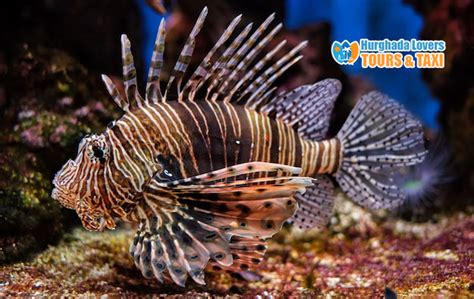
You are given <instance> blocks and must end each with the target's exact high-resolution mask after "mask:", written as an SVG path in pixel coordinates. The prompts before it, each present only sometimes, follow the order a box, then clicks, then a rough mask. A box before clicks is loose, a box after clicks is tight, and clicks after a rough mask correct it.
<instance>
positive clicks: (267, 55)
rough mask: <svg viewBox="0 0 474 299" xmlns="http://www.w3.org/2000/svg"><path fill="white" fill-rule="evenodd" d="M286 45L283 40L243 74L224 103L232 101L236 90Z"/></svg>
mask: <svg viewBox="0 0 474 299" xmlns="http://www.w3.org/2000/svg"><path fill="white" fill-rule="evenodd" d="M285 44H286V40H283V41H281V42H280V43H279V44H278V45H277V46H276V47H275V48H273V50H271V51H270V52H268V53H267V54H266V55H265V57H263V58H262V59H261V60H260V61H259V62H258V63H257V64H256V65H255V66H254V67H253V68H252V69H251V70H250V71H249V72H247V74H245V76H244V77H243V78H242V79H241V80H239V82H238V83H237V84H236V85H235V86H234V88H233V89H232V90H231V91H230V93H229V94H228V95H227V96H226V98H225V99H224V101H225V102H230V100H231V99H232V96H233V95H234V94H235V93H236V92H237V90H238V89H239V88H240V87H241V86H243V85H244V84H246V83H247V82H248V81H249V80H251V79H253V77H254V76H255V74H256V73H257V72H259V71H260V70H261V69H262V68H263V67H264V66H265V64H266V63H267V62H268V61H270V59H272V58H273V56H274V55H275V54H276V53H277V52H278V51H280V50H281V48H282V47H283V46H284V45H285Z"/></svg>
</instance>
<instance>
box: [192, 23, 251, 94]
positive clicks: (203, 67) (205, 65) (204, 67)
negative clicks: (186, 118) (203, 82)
mask: <svg viewBox="0 0 474 299" xmlns="http://www.w3.org/2000/svg"><path fill="white" fill-rule="evenodd" d="M241 19H242V15H238V16H237V17H236V18H234V19H233V20H232V22H231V23H230V24H229V26H228V27H227V28H226V30H225V31H224V33H222V35H221V37H220V38H219V40H218V41H217V43H216V44H215V45H214V47H212V49H211V50H210V51H209V53H207V55H206V57H204V59H203V60H202V62H201V63H200V64H199V66H198V67H197V68H196V70H195V71H194V73H193V75H192V76H191V78H190V79H189V81H188V82H187V83H186V85H185V86H184V88H183V92H186V91H187V90H190V91H189V93H190V96H189V97H188V98H189V100H191V101H192V100H194V94H195V89H196V88H197V86H198V83H199V80H200V79H202V78H205V77H206V75H207V74H208V73H209V70H210V69H211V67H212V64H211V63H210V61H211V58H212V57H213V56H214V54H215V53H216V51H217V50H218V49H219V48H220V47H222V45H224V43H225V42H226V41H227V40H228V39H229V38H230V36H231V35H232V33H233V32H234V30H235V28H236V27H237V25H238V24H239V22H240V20H241Z"/></svg>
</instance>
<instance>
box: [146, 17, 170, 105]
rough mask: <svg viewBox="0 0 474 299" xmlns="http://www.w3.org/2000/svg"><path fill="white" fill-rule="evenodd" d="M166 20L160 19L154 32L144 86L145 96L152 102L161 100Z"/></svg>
mask: <svg viewBox="0 0 474 299" xmlns="http://www.w3.org/2000/svg"><path fill="white" fill-rule="evenodd" d="M165 37H166V21H165V19H164V18H162V19H161V22H160V27H159V28H158V32H157V34H156V41H155V47H154V49H153V55H152V58H151V64H150V70H149V71H148V80H147V86H146V98H147V100H149V101H152V102H153V103H157V102H158V100H161V101H163V100H164V98H163V94H162V93H161V87H160V76H161V69H162V68H163V53H164V51H165Z"/></svg>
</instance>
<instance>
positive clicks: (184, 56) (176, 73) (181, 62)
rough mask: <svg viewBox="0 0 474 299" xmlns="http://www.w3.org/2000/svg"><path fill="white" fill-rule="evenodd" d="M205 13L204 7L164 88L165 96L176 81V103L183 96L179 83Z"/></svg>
mask: <svg viewBox="0 0 474 299" xmlns="http://www.w3.org/2000/svg"><path fill="white" fill-rule="evenodd" d="M207 12H208V9H207V7H204V9H203V10H202V11H201V14H200V15H199V18H198V20H197V21H196V24H194V27H193V29H192V31H191V33H190V34H189V37H188V39H187V41H186V44H185V45H184V47H183V49H182V50H181V53H180V55H179V57H178V61H177V62H176V64H175V66H174V69H173V71H172V73H171V77H170V80H169V81H168V85H167V87H166V91H165V94H167V92H168V90H169V89H170V87H171V84H172V83H173V81H174V80H175V79H176V80H177V82H176V85H177V92H178V101H182V95H183V94H182V92H181V83H182V80H183V75H184V73H185V72H186V70H187V68H188V65H189V62H190V61H191V57H192V55H193V52H194V47H195V46H196V36H197V35H198V33H199V32H200V31H201V29H202V26H203V24H204V21H205V20H206V16H207Z"/></svg>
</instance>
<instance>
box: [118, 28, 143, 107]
mask: <svg viewBox="0 0 474 299" xmlns="http://www.w3.org/2000/svg"><path fill="white" fill-rule="evenodd" d="M121 42H122V60H123V66H122V69H123V79H124V86H125V95H126V97H127V100H128V101H129V103H130V104H132V103H133V102H132V101H133V100H135V102H136V104H137V106H138V107H142V106H143V99H142V97H141V96H140V94H139V93H138V86H137V71H136V69H135V64H134V62H133V55H132V50H131V49H130V47H131V45H130V40H129V39H128V37H127V35H125V34H122V36H121Z"/></svg>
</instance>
